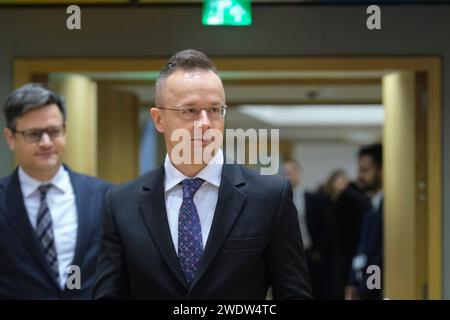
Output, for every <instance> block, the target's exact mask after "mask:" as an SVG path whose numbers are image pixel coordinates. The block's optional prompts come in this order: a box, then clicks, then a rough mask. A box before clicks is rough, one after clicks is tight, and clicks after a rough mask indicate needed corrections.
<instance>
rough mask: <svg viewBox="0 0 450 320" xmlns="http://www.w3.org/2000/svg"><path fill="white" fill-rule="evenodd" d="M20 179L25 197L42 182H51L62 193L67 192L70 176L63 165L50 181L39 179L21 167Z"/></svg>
mask: <svg viewBox="0 0 450 320" xmlns="http://www.w3.org/2000/svg"><path fill="white" fill-rule="evenodd" d="M18 174H19V181H20V186H21V188H22V193H23V195H24V197H29V196H30V195H31V194H32V193H33V192H35V191H36V190H37V189H38V188H39V186H41V185H42V184H49V183H51V184H52V186H53V187H55V188H56V189H57V190H59V191H60V192H62V193H66V192H67V191H68V189H69V185H68V184H70V177H69V174H68V172H67V171H66V169H65V168H64V167H63V166H60V167H59V169H58V171H57V172H56V174H55V175H54V176H53V178H52V179H50V180H49V181H39V180H37V179H35V178H33V177H30V176H29V175H28V174H27V173H26V172H25V171H24V170H23V169H22V167H19V172H18Z"/></svg>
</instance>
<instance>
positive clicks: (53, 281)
mask: <svg viewBox="0 0 450 320" xmlns="http://www.w3.org/2000/svg"><path fill="white" fill-rule="evenodd" d="M4 114H5V116H6V121H7V127H6V128H5V129H4V131H3V133H4V136H5V138H6V140H7V142H8V145H9V147H10V149H11V151H13V152H14V154H15V156H16V159H17V160H18V167H17V169H15V170H14V172H13V173H12V174H11V175H10V176H8V177H6V178H3V179H1V180H0V299H91V298H92V291H93V285H94V275H95V268H96V261H97V253H98V246H99V241H98V240H99V227H100V215H101V211H102V207H103V199H104V195H105V193H106V190H107V188H108V187H109V184H107V183H106V182H103V181H101V180H99V179H96V178H92V177H88V176H85V175H82V174H79V173H75V172H74V171H72V170H70V169H69V168H68V167H67V166H64V165H63V164H62V155H63V151H64V147H65V144H66V137H65V118H66V111H65V107H64V103H63V101H62V99H61V98H60V97H59V96H58V95H57V94H56V93H54V92H53V91H51V90H49V89H47V88H46V87H44V86H42V85H39V84H28V85H25V86H23V87H21V88H19V89H17V90H16V91H14V92H13V93H12V94H11V95H10V96H9V97H8V99H7V100H6V103H5V106H4ZM78 271H79V272H78ZM68 283H69V285H68Z"/></svg>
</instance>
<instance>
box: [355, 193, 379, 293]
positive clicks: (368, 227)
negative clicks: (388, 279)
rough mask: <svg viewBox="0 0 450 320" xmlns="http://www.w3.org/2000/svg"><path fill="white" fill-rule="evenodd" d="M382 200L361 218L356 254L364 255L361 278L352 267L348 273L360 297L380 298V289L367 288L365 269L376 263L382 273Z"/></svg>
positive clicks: (367, 275)
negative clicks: (376, 207)
mask: <svg viewBox="0 0 450 320" xmlns="http://www.w3.org/2000/svg"><path fill="white" fill-rule="evenodd" d="M383 202H384V201H381V203H380V207H379V208H378V210H376V211H374V210H369V211H368V212H367V213H366V214H365V215H364V219H363V224H362V228H361V235H360V240H359V243H358V249H357V251H356V255H361V254H363V255H365V256H366V257H367V260H366V261H367V263H366V265H365V266H364V267H363V272H362V275H363V277H362V279H361V280H358V278H357V276H356V272H357V271H356V270H354V269H352V271H351V273H350V281H349V282H350V284H351V285H354V286H356V288H357V290H358V294H359V296H360V298H361V299H365V300H369V299H381V298H382V290H378V289H372V290H369V289H368V288H367V284H366V281H367V278H368V277H369V276H370V275H371V274H367V272H366V269H367V267H368V266H370V265H377V266H379V267H380V269H381V275H383V211H384V210H383Z"/></svg>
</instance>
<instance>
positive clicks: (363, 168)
mask: <svg viewBox="0 0 450 320" xmlns="http://www.w3.org/2000/svg"><path fill="white" fill-rule="evenodd" d="M358 160H359V166H358V183H359V185H360V186H361V188H362V190H363V191H364V192H366V194H367V196H368V197H369V198H370V202H369V204H370V205H369V206H368V208H367V210H366V213H365V215H364V219H363V221H362V226H361V233H360V237H359V242H358V248H357V251H356V253H355V255H354V257H353V259H352V268H351V272H350V276H349V280H348V286H347V288H346V294H345V298H346V299H348V300H354V299H362V300H378V299H382V297H383V291H382V288H369V286H368V285H367V279H368V277H369V276H370V275H371V273H368V272H367V268H368V267H369V266H371V265H372V266H378V267H379V268H380V271H381V276H382V275H383V200H384V193H383V152H382V146H381V144H374V145H369V146H365V147H363V148H361V150H360V151H359V154H358ZM381 283H382V280H381Z"/></svg>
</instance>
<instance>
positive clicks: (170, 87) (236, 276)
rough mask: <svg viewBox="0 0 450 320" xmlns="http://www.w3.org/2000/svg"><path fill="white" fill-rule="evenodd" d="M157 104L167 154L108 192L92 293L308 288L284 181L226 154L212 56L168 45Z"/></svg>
mask: <svg viewBox="0 0 450 320" xmlns="http://www.w3.org/2000/svg"><path fill="white" fill-rule="evenodd" d="M155 104H156V107H155V108H152V109H151V110H150V111H151V115H152V118H153V121H154V123H155V128H156V129H157V130H158V131H159V132H161V133H163V134H164V138H165V143H166V149H167V155H166V159H165V162H164V164H163V166H161V167H160V168H159V169H156V170H154V171H151V172H150V173H148V174H146V175H143V176H142V177H140V178H138V179H137V180H135V181H132V182H130V183H128V184H125V185H122V186H119V187H117V188H114V189H112V190H111V191H110V192H108V194H107V197H106V206H105V208H106V209H105V214H104V222H103V229H102V237H101V249H100V255H99V265H98V270H97V283H96V287H95V297H96V298H116V299H130V298H131V299H264V298H266V293H267V289H268V288H269V286H271V287H272V289H273V297H274V298H275V299H308V298H310V297H311V292H310V288H309V280H308V274H307V271H306V263H305V256H304V251H303V246H302V243H301V234H300V229H299V225H298V221H297V212H296V210H295V206H294V204H293V201H292V190H291V186H290V184H289V182H288V181H286V180H282V179H280V178H278V177H275V176H261V175H260V174H259V173H257V172H255V171H252V170H250V169H247V168H245V167H242V166H240V165H237V164H230V163H229V161H226V163H225V161H224V160H225V158H224V155H223V153H222V149H220V147H221V145H222V134H223V132H224V116H225V111H226V106H225V93H224V89H223V85H222V81H221V80H220V78H219V76H218V75H217V70H216V68H215V66H214V64H213V63H212V61H211V60H210V59H209V58H208V57H207V56H206V55H204V54H203V53H201V52H199V51H195V50H185V51H181V52H179V53H177V54H176V55H174V56H173V57H172V58H171V59H170V60H169V61H168V63H167V64H166V66H165V67H164V69H163V70H162V71H161V73H160V75H159V77H158V80H157V82H156V90H155ZM174 137H175V138H174ZM180 137H181V139H180ZM180 140H181V141H180ZM180 146H181V147H182V148H180ZM209 151H212V152H211V153H210V155H211V156H212V158H210V159H208V157H207V156H206V157H205V156H204V155H205V152H206V153H207V152H209ZM192 155H194V158H195V155H200V157H201V158H200V161H195V159H194V161H192V157H191V156H192Z"/></svg>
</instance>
